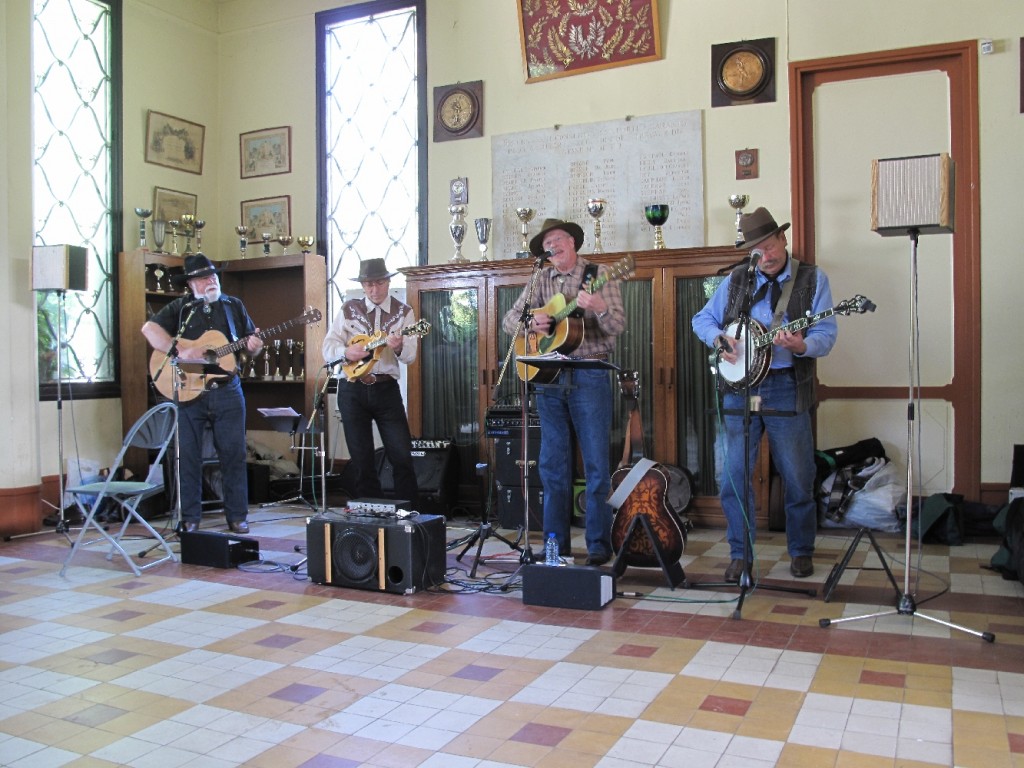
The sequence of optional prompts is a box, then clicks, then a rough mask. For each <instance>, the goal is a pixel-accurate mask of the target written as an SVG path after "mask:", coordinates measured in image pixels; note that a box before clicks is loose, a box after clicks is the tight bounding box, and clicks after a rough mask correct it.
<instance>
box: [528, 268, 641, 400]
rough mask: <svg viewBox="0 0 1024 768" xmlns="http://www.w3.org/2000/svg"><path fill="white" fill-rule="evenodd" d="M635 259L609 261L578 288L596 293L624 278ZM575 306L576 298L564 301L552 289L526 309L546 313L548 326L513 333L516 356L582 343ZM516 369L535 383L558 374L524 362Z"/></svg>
mask: <svg viewBox="0 0 1024 768" xmlns="http://www.w3.org/2000/svg"><path fill="white" fill-rule="evenodd" d="M634 267H635V260H634V258H633V257H632V256H625V257H623V258H621V259H619V260H618V261H617V262H615V263H614V264H612V265H611V266H610V267H609V268H608V271H607V272H605V273H604V274H602V275H598V276H597V277H596V278H595V279H593V280H591V281H590V282H589V283H587V284H586V285H585V286H584V287H583V288H582V290H585V291H586V292H587V293H597V292H598V291H599V290H601V289H602V288H603V287H604V286H605V284H606V283H608V282H610V281H613V280H624V279H626V278H627V277H629V276H630V275H631V274H632V273H633V269H634ZM578 307H579V303H578V302H577V301H576V299H573V300H572V301H569V302H567V301H566V300H565V296H564V295H563V294H561V293H556V294H555V295H554V296H552V297H551V299H550V300H549V301H548V303H547V304H545V305H544V306H543V307H538V308H537V309H535V310H532V311H531V312H530V314H531V315H538V314H539V315H550V316H551V330H550V331H549V332H548V333H546V334H544V333H537V332H536V331H530V332H528V333H527V334H526V338H523V337H522V336H517V337H516V340H515V350H516V357H520V356H522V355H545V354H550V353H552V352H558V353H560V354H563V355H568V354H570V353H572V352H574V351H575V350H576V349H578V348H579V346H580V344H582V343H583V335H584V334H583V318H581V317H574V316H573V314H574V313H575V312H576V310H577V308H578ZM516 373H518V374H519V378H520V380H522V381H533V382H536V383H538V384H550V383H551V382H552V381H554V380H555V377H556V376H558V368H539V367H537V366H535V365H527V364H526V363H518V362H517V363H516Z"/></svg>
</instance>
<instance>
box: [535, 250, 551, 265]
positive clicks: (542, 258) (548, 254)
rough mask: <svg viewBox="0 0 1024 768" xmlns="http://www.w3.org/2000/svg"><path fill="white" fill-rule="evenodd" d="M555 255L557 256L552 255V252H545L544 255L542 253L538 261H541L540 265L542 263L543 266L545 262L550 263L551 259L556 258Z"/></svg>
mask: <svg viewBox="0 0 1024 768" xmlns="http://www.w3.org/2000/svg"><path fill="white" fill-rule="evenodd" d="M554 255H555V254H554V253H552V252H551V251H544V253H542V254H541V255H540V256H539V257H538V259H539V260H540V263H541V264H543V263H544V262H545V261H550V260H551V257H552V256H554Z"/></svg>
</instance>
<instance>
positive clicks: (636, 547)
mask: <svg viewBox="0 0 1024 768" xmlns="http://www.w3.org/2000/svg"><path fill="white" fill-rule="evenodd" d="M619 390H620V392H621V394H622V397H623V398H624V399H625V400H626V402H627V403H628V404H629V419H628V421H627V424H626V442H625V444H624V445H623V451H622V461H621V462H620V463H619V468H618V469H616V470H615V472H614V473H613V474H612V478H611V484H612V495H611V498H609V500H608V503H609V504H611V506H612V507H613V508H614V509H615V517H614V518H613V520H612V547H613V548H614V550H615V552H616V553H617V554H616V558H615V564H614V566H613V570H614V572H615V575H616V576H621V575H622V573H623V571H625V569H626V567H627V566H636V567H639V568H661V569H662V571H663V572H664V573H665V578H666V579H667V580H668V582H669V586H671V587H672V588H673V589H674V588H675V587H677V586H678V585H679V584H681V583H683V582H684V581H685V580H686V574H685V573H684V572H683V569H682V566H680V565H679V559H680V558H681V557H682V556H683V551H684V549H685V547H686V529H687V527H688V526H689V523H688V521H685V520H684V519H681V518H680V516H679V514H678V513H677V511H676V510H675V509H673V508H672V506H671V504H670V494H669V488H670V486H671V485H672V484H673V483H675V484H679V483H680V482H685V483H686V485H687V489H686V491H685V492H684V495H685V497H686V499H687V503H688V501H689V489H688V486H689V482H688V478H685V476H684V475H683V476H682V478H683V479H682V481H680V480H679V478H680V476H681V475H679V474H675V475H674V476H673V475H670V473H669V472H668V471H667V468H666V467H665V466H664V465H662V464H658V463H656V462H654V461H652V460H650V459H646V458H644V455H643V452H644V445H643V426H642V424H641V419H640V409H639V373H638V372H636V371H623V372H622V373H620V374H619Z"/></svg>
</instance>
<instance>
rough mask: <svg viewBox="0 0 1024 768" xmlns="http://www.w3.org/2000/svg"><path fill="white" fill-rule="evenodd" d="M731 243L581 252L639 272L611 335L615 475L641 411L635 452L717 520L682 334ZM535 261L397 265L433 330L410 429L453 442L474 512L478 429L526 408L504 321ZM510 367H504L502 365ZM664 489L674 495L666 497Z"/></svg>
mask: <svg viewBox="0 0 1024 768" xmlns="http://www.w3.org/2000/svg"><path fill="white" fill-rule="evenodd" d="M740 255H741V254H738V253H737V251H736V250H735V249H733V248H732V247H717V248H684V249H672V250H668V249H666V250H658V251H639V252H633V253H629V254H625V253H612V254H602V255H601V256H594V257H591V256H589V255H587V254H584V256H586V257H587V258H588V259H591V260H593V261H599V262H601V263H606V264H612V263H614V262H617V261H620V260H621V259H623V258H624V257H626V256H630V257H632V259H633V262H634V265H635V268H634V271H633V272H632V274H631V275H630V276H629V277H628V279H626V280H624V282H623V283H622V285H621V290H622V297H623V302H624V305H625V307H626V313H627V322H626V331H625V332H624V333H623V334H622V335H621V336H620V337H619V339H618V341H617V345H616V350H615V354H614V357H613V359H612V362H613V363H614V364H615V365H616V366H617V367H618V369H619V370H618V371H617V372H614V371H613V372H612V373H611V374H610V375H613V376H615V377H616V379H617V380H618V379H620V378H621V379H622V381H620V382H619V384H618V385H616V386H614V387H613V391H614V392H616V395H615V403H614V408H615V415H614V417H613V421H612V424H613V430H612V434H611V436H610V438H609V439H610V441H611V444H610V446H609V448H610V456H611V457H612V463H613V466H611V467H609V470H610V471H612V470H614V469H615V468H616V467H617V466H618V464H619V462H620V461H622V460H626V461H628V460H629V458H630V446H629V445H628V444H627V434H628V431H627V429H626V426H627V420H628V417H629V412H630V410H631V409H632V408H633V407H634V406H636V407H638V408H639V410H640V415H641V423H642V426H643V455H644V456H646V457H648V458H651V459H654V460H655V461H658V462H661V463H662V464H664V465H668V466H670V467H673V468H676V469H675V471H674V474H675V475H677V476H678V475H683V476H684V477H685V484H686V486H687V488H688V491H687V492H688V494H689V496H690V497H691V498H690V504H689V508H688V510H687V512H686V514H687V516H688V517H689V518H690V519H691V520H692V521H693V522H694V523H697V524H706V525H712V526H716V527H724V519H723V517H722V513H721V507H720V505H719V502H718V486H717V480H716V476H717V473H716V436H717V434H718V430H717V428H716V423H717V420H718V419H719V418H720V414H719V412H718V407H717V401H718V398H717V395H716V392H715V387H714V381H713V377H712V375H711V372H710V368H709V365H708V350H707V348H705V347H704V345H703V344H702V343H701V342H700V341H699V340H697V339H696V337H695V336H694V335H693V332H692V331H691V329H690V318H691V317H692V316H693V314H694V313H695V312H696V311H697V310H699V309H700V308H701V307H702V306H703V305H704V302H705V301H707V297H708V296H709V295H710V292H711V291H713V290H714V288H715V286H716V285H717V283H718V281H720V280H721V279H722V277H721V275H720V274H719V271H720V270H723V269H724V268H727V267H729V266H730V265H731V264H733V263H734V262H735V261H736V260H737V259H738V258H739V256H740ZM533 264H534V262H533V260H532V259H514V260H505V261H495V262H477V263H470V264H459V265H443V266H441V265H438V266H428V267H413V268H408V269H403V270H402V273H403V274H404V275H405V277H406V285H407V293H408V300H409V303H410V304H411V305H412V306H413V308H414V309H415V310H416V313H417V316H418V317H423V318H424V319H426V320H427V321H428V322H429V323H430V324H431V326H432V330H431V334H430V336H428V337H426V338H425V339H423V341H422V343H421V345H420V353H419V360H418V362H417V363H416V364H415V365H414V366H412V368H411V370H410V371H409V397H408V400H409V402H408V407H409V419H410V426H411V428H412V432H413V435H414V436H415V437H422V438H424V439H450V440H452V441H453V442H454V443H455V445H456V446H457V454H458V458H459V477H460V482H459V505H460V506H462V507H463V508H464V509H466V510H467V511H469V512H471V513H472V514H478V513H479V512H480V509H481V501H482V499H483V498H484V493H485V491H486V490H487V487H486V482H485V481H484V479H483V478H484V477H486V474H485V473H483V472H482V471H480V470H482V466H483V465H485V464H488V463H489V462H490V461H491V456H492V447H493V446H492V443H493V442H494V440H493V438H492V437H490V436H488V434H487V432H488V430H487V429H486V427H485V424H486V419H487V415H488V412H489V411H491V412H492V414H493V412H494V410H495V409H497V410H502V411H506V412H513V413H516V412H518V413H520V414H521V413H522V409H521V404H522V401H523V398H524V397H525V398H526V402H527V406H528V407H527V418H529V415H530V414H529V411H530V408H529V406H530V405H531V404H532V386H530V385H529V384H528V383H527V384H525V385H524V382H523V381H522V380H521V379H520V377H519V376H518V375H517V373H516V367H515V360H514V354H515V353H514V351H513V340H512V337H511V336H510V335H509V334H508V333H506V332H505V331H504V330H503V329H502V327H501V319H502V317H503V316H504V315H505V313H506V312H507V311H508V309H509V308H510V307H511V306H512V304H513V303H514V302H515V300H516V299H517V298H518V296H519V294H520V293H521V292H522V290H523V287H524V286H525V285H526V283H527V281H528V280H529V278H530V274H531V271H532V269H533ZM506 362H507V365H506ZM762 456H763V458H762V460H761V461H760V462H759V464H758V466H756V467H754V481H755V494H756V496H757V507H758V510H759V512H758V518H757V524H758V526H759V527H765V526H766V524H767V520H768V503H767V502H768V496H769V493H768V485H769V484H768V462H769V458H768V456H767V451H762ZM671 492H672V491H671V489H670V494H671Z"/></svg>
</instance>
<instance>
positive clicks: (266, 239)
mask: <svg viewBox="0 0 1024 768" xmlns="http://www.w3.org/2000/svg"><path fill="white" fill-rule="evenodd" d="M260 237H262V238H263V255H264V256H269V255H270V241H271V240H273V239H274V236H273V235H272V234H270V233H269V232H264V233H262V234H261V235H260Z"/></svg>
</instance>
